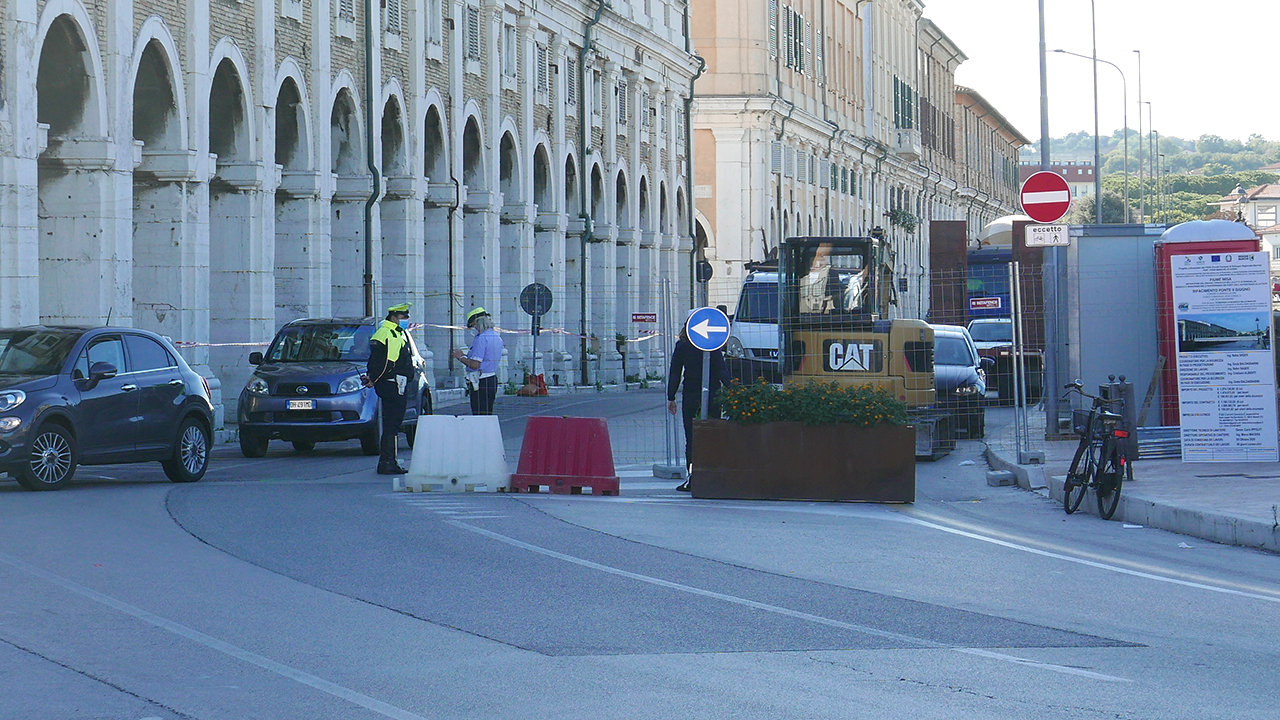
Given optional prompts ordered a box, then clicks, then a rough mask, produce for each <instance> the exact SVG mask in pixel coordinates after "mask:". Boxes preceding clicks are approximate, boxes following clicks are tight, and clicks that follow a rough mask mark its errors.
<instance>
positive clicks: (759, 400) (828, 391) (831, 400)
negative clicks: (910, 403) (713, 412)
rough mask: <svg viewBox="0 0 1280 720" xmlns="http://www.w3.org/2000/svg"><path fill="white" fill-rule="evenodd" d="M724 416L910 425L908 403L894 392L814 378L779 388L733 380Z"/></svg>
mask: <svg viewBox="0 0 1280 720" xmlns="http://www.w3.org/2000/svg"><path fill="white" fill-rule="evenodd" d="M720 407H721V409H722V410H723V411H724V416H725V417H726V418H728V419H729V420H732V421H734V422H740V423H745V424H753V423H767V422H787V421H793V422H801V423H804V424H805V425H830V424H833V423H840V424H849V425H857V426H859V427H875V426H877V425H906V424H907V422H908V421H907V406H906V403H904V402H902V401H901V400H898V399H897V398H895V397H894V396H893V394H892V393H889V392H886V391H884V390H875V389H872V388H871V387H869V386H867V385H840V384H839V383H835V382H830V383H819V382H811V383H807V384H804V385H789V386H787V387H785V388H778V387H777V386H776V385H769V384H767V383H764V382H760V383H756V384H754V385H738V384H736V383H735V384H731V385H728V386H727V387H725V388H723V389H722V390H721V391H720Z"/></svg>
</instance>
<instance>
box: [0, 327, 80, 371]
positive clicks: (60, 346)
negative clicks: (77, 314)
mask: <svg viewBox="0 0 1280 720" xmlns="http://www.w3.org/2000/svg"><path fill="white" fill-rule="evenodd" d="M79 338H80V332H79V331H68V330H0V375H57V374H58V373H59V372H62V367H63V365H65V364H66V362H67V356H68V355H69V354H70V353H71V348H72V346H74V345H75V344H76V340H77V339H79Z"/></svg>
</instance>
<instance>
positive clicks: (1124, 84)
mask: <svg viewBox="0 0 1280 720" xmlns="http://www.w3.org/2000/svg"><path fill="white" fill-rule="evenodd" d="M1054 52H1056V53H1062V54H1063V55H1072V56H1074V57H1078V58H1084V59H1085V60H1093V61H1094V62H1095V63H1106V64H1107V65H1110V66H1111V67H1113V68H1115V69H1116V72H1118V73H1120V87H1121V89H1122V90H1123V96H1122V97H1123V99H1124V221H1125V222H1126V223H1128V222H1132V221H1133V218H1132V216H1131V215H1132V214H1131V213H1130V211H1129V80H1128V79H1127V78H1126V77H1125V76H1124V71H1123V70H1121V69H1120V66H1119V65H1116V64H1115V63H1113V62H1111V61H1109V60H1103V59H1101V58H1098V57H1093V58H1090V57H1089V56H1088V55H1081V54H1080V53H1074V52H1071V51H1070V50H1061V49H1059V50H1054ZM1093 99H1094V103H1093V127H1094V131H1095V132H1097V127H1098V102H1097V100H1098V96H1097V95H1096V94H1095V95H1094V97H1093ZM1096 141H1097V140H1096V138H1095V144H1096ZM1093 162H1094V165H1097V164H1098V156H1097V151H1096V150H1095V151H1094V159H1093ZM1093 172H1094V176H1095V177H1094V179H1095V180H1096V181H1097V182H1098V183H1101V182H1102V168H1101V167H1095V168H1094V169H1093ZM1095 202H1096V203H1098V204H1099V206H1101V204H1102V196H1101V194H1099V196H1098V197H1097V199H1096V200H1095ZM1098 222H1099V223H1101V222H1102V213H1101V211H1099V212H1098Z"/></svg>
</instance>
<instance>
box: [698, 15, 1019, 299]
mask: <svg viewBox="0 0 1280 720" xmlns="http://www.w3.org/2000/svg"><path fill="white" fill-rule="evenodd" d="M692 6H693V11H692V13H693V26H692V28H693V29H692V35H693V42H694V45H695V46H696V47H697V48H698V52H699V53H701V55H702V56H703V57H704V58H705V59H706V62H707V72H706V75H704V76H703V78H701V79H700V80H699V81H698V84H697V103H696V107H697V112H696V113H695V116H694V123H693V124H694V134H695V138H696V142H695V149H694V152H695V163H694V168H695V178H694V183H695V185H694V193H693V195H694V197H695V211H696V215H695V225H696V227H695V242H696V247H697V251H698V252H700V253H703V254H705V256H706V258H707V259H708V260H710V261H711V262H712V264H713V266H714V267H715V269H716V274H717V277H740V276H741V275H742V272H743V267H744V265H745V264H746V263H748V262H751V261H758V260H762V259H764V258H765V257H766V255H767V254H768V253H769V252H771V251H772V250H773V249H774V248H776V247H777V244H778V242H779V240H780V239H781V238H785V237H788V236H796V235H807V234H841V235H868V234H870V233H871V231H872V229H873V228H877V227H878V228H882V229H883V230H884V231H885V236H886V237H887V238H888V239H889V245H890V248H891V250H892V256H893V258H894V263H895V272H896V273H897V277H898V278H899V280H900V281H901V280H905V281H906V282H905V289H903V285H899V296H898V298H897V308H898V312H899V313H900V314H901V315H903V316H908V317H923V316H924V314H925V312H926V310H927V308H928V306H929V304H928V297H927V295H928V292H929V281H928V278H929V268H928V264H929V247H928V246H929V236H928V231H929V222H930V221H932V220H967V221H969V223H970V227H971V234H976V233H977V232H978V230H980V229H981V227H982V225H983V224H985V223H986V222H988V221H990V220H992V219H994V218H996V217H999V216H1002V215H1007V214H1009V213H1011V212H1013V210H1014V208H1015V207H1016V202H1015V201H1016V196H1017V187H1016V179H1017V148H1018V147H1020V146H1021V145H1023V144H1026V142H1027V141H1026V139H1025V138H1024V137H1022V135H1021V134H1019V133H1018V132H1017V131H1016V130H1015V129H1013V128H1012V126H1010V125H1009V123H1008V122H1007V121H1005V120H1004V118H1002V117H1000V116H999V114H998V113H994V112H991V111H992V110H994V109H993V108H990V106H989V105H987V104H986V102H985V101H984V100H982V99H981V98H980V97H979V96H977V94H976V93H973V92H972V91H966V90H964V89H963V88H957V87H956V85H955V70H956V68H957V67H958V66H959V65H960V63H962V62H964V60H965V59H966V57H965V55H964V53H963V52H961V50H960V49H959V48H958V47H956V45H955V44H954V43H953V42H952V41H951V40H950V39H949V38H948V37H947V36H946V35H945V33H943V32H942V30H941V29H940V28H938V27H937V26H936V25H935V24H934V23H933V22H931V21H930V20H928V19H927V18H924V17H923V16H922V12H923V7H924V6H923V3H921V2H919V1H918V0H870V1H869V0H757V1H755V2H748V3H746V4H740V3H737V2H730V1H729V0H692ZM717 287H718V288H721V294H720V295H719V296H713V297H712V298H711V299H710V300H711V302H712V303H713V304H714V303H726V304H729V305H730V306H732V304H733V302H734V300H735V297H734V296H733V290H732V283H720V284H719V285H717Z"/></svg>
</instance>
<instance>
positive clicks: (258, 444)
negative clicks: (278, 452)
mask: <svg viewBox="0 0 1280 720" xmlns="http://www.w3.org/2000/svg"><path fill="white" fill-rule="evenodd" d="M269 442H271V441H270V440H269V439H267V438H265V437H260V436H258V435H254V434H252V433H248V432H245V431H244V430H241V431H240V454H241V455H244V456H245V457H247V458H260V457H262V456H263V455H266V454H267V444H268V443H269Z"/></svg>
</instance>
